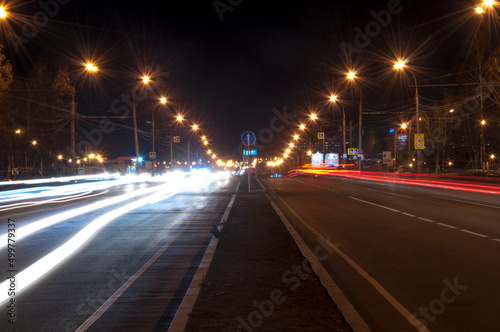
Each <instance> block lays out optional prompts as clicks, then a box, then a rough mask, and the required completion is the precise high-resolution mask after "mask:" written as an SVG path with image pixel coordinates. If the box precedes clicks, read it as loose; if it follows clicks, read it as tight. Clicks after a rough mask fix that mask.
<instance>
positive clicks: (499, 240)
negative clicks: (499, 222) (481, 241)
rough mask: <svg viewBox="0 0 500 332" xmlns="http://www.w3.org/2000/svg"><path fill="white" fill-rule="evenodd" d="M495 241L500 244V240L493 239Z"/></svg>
mask: <svg viewBox="0 0 500 332" xmlns="http://www.w3.org/2000/svg"><path fill="white" fill-rule="evenodd" d="M492 240H493V241H497V242H500V239H492Z"/></svg>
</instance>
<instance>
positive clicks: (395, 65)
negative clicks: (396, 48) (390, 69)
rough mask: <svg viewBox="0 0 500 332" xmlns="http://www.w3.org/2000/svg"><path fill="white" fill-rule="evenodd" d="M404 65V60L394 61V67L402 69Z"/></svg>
mask: <svg viewBox="0 0 500 332" xmlns="http://www.w3.org/2000/svg"><path fill="white" fill-rule="evenodd" d="M405 66H406V61H403V60H399V61H397V62H395V63H394V69H398V70H399V69H403V68H404V67H405Z"/></svg>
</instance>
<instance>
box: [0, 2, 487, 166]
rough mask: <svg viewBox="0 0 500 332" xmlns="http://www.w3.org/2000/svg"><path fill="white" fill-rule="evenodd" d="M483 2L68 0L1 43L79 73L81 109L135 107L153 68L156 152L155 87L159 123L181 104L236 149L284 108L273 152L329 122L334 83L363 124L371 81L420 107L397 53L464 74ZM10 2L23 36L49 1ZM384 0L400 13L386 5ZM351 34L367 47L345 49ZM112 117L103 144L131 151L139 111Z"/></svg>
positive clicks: (390, 99) (143, 124)
mask: <svg viewBox="0 0 500 332" xmlns="http://www.w3.org/2000/svg"><path fill="white" fill-rule="evenodd" d="M47 3H51V4H53V3H55V0H53V1H52V2H51V1H47ZM229 3H232V4H233V6H231V5H229ZM5 4H8V3H7V2H5ZM214 4H217V5H218V6H219V13H218V11H217V10H216V8H215V6H214ZM474 5H475V2H474V1H446V0H445V1H417V0H412V1H411V0H402V1H400V2H399V1H323V0H315V1H306V0H303V1H302V0H298V1H281V0H277V1H272V2H271V1H250V0H245V1H236V0H233V1H228V0H221V1H212V0H207V1H161V2H160V1H147V0H143V1H140V2H138V1H133V2H132V1H94V0H90V1H88V0H86V1H81V0H80V1H78V0H72V1H65V0H64V1H63V0H60V3H58V5H57V8H56V7H55V6H52V7H50V8H51V10H52V12H51V13H50V14H53V17H50V19H49V20H48V22H47V24H45V25H43V26H42V27H40V29H39V31H38V32H37V33H36V34H35V35H34V36H33V37H32V38H29V39H28V40H27V42H26V43H24V44H23V45H22V46H20V47H19V52H16V49H15V48H16V47H14V46H13V45H12V40H11V41H10V42H9V41H7V40H6V39H5V36H4V34H2V41H1V42H2V44H4V45H6V50H5V51H6V54H7V56H8V58H9V59H10V60H11V62H12V63H13V65H14V68H15V71H16V75H19V76H22V75H23V74H24V72H25V71H26V70H27V68H29V67H30V65H31V64H32V63H34V62H36V61H37V59H51V60H53V61H57V62H60V63H64V64H67V65H68V66H69V68H70V70H71V71H72V74H73V75H74V77H75V80H76V83H75V84H76V87H77V90H78V112H79V113H80V114H82V115H87V116H112V115H116V114H117V113H116V112H115V111H116V109H118V108H119V107H120V106H123V105H125V103H124V102H122V101H120V100H121V98H122V95H123V94H125V95H127V94H130V93H131V91H133V89H134V86H135V84H136V82H138V81H139V80H140V77H141V75H142V74H145V73H147V74H150V75H151V78H152V81H153V84H152V88H151V90H152V91H150V92H149V94H148V98H147V99H146V100H144V101H141V102H139V103H138V106H137V111H138V122H139V128H140V129H141V130H142V131H143V133H142V135H141V136H140V142H141V151H142V152H147V151H148V150H149V148H148V146H149V144H150V143H149V142H150V141H149V137H150V136H149V135H150V134H149V131H150V128H151V127H150V124H148V123H147V121H150V119H151V110H152V109H153V107H155V105H156V101H155V98H153V97H156V96H159V95H166V96H167V97H168V99H169V107H168V111H164V110H161V111H157V113H156V114H158V119H157V121H158V122H161V121H163V122H164V124H163V126H164V125H165V123H166V122H165V121H167V119H172V114H173V113H174V112H182V113H183V114H185V116H186V117H187V118H188V119H189V122H196V123H197V124H199V125H200V127H201V128H202V129H203V132H204V133H206V134H207V136H208V137H209V139H210V141H211V143H213V144H214V148H215V150H216V151H218V153H219V154H220V155H223V156H225V157H227V158H238V157H237V156H238V146H239V144H240V135H241V133H242V132H244V131H246V130H252V131H254V132H255V133H256V134H259V133H261V132H263V130H265V129H266V128H270V127H271V126H272V125H271V122H272V119H273V117H275V116H276V112H280V113H281V114H283V109H284V108H286V112H287V114H292V113H293V114H295V115H296V117H295V118H294V120H292V121H291V122H290V123H288V124H286V126H285V129H284V130H282V131H279V132H275V133H273V135H274V138H272V139H270V138H269V137H267V138H266V142H265V143H266V144H262V146H263V147H264V146H265V148H264V149H261V150H262V151H260V152H261V156H263V157H271V156H274V153H278V151H281V149H282V147H283V146H284V143H285V142H286V141H287V138H286V137H289V135H290V133H292V132H294V130H295V126H296V124H297V123H298V122H299V119H300V118H304V117H306V116H307V114H308V113H309V112H310V111H316V112H319V114H320V117H321V118H322V119H324V120H325V121H326V120H331V118H332V113H331V105H330V104H329V102H328V96H329V95H330V94H331V93H333V92H334V93H338V94H339V98H340V99H341V102H342V105H344V107H345V110H346V114H347V119H348V120H352V121H353V122H357V116H358V100H359V96H358V93H359V92H358V91H359V89H362V90H363V103H364V109H365V110H367V111H370V110H375V111H376V110H381V109H383V110H388V111H390V110H393V111H395V112H401V111H403V112H404V111H407V110H409V109H410V108H411V107H412V106H411V103H412V98H413V92H412V90H411V89H410V88H409V87H408V86H407V85H408V83H410V81H411V80H412V78H411V77H410V76H405V75H398V74H397V73H395V72H394V70H392V65H393V60H394V59H395V58H396V57H400V56H403V57H409V58H410V61H411V62H410V64H411V66H412V68H413V69H412V70H413V72H414V74H415V76H416V77H417V79H418V80H419V81H426V80H427V81H428V80H432V79H435V78H436V79H437V81H436V82H440V83H446V82H453V80H454V76H453V75H454V74H452V75H451V76H450V75H448V74H450V73H457V72H460V70H462V68H461V66H462V65H461V63H462V60H463V58H464V57H465V55H466V54H467V52H468V51H469V50H470V42H471V40H473V39H474V38H475V36H476V35H477V33H478V32H477V27H478V25H479V21H478V20H479V19H478V18H477V17H475V16H474V14H473V13H472V12H473V9H472V8H473V7H474ZM10 6H11V7H12V8H11V10H12V11H15V12H16V13H18V20H17V22H14V23H12V24H10V28H9V30H10V33H15V34H17V35H19V36H22V34H23V32H22V29H23V25H25V23H26V22H29V21H30V20H31V21H32V20H33V17H34V15H35V14H36V13H38V12H40V11H41V10H43V9H41V7H40V5H39V3H38V2H37V1H31V2H28V3H26V2H23V1H10ZM224 6H226V7H224ZM382 11H383V12H385V13H387V12H389V13H390V11H393V13H390V14H389V16H384V14H383V12H382ZM374 13H375V15H376V16H377V15H378V17H379V19H380V20H382V21H379V23H377V24H379V30H377V28H376V25H374V24H373V22H377V20H376V18H375V16H374ZM221 18H222V20H221ZM370 24H371V25H370ZM367 26H370V27H371V28H373V29H375V30H372V31H371V34H372V35H373V36H372V37H369V40H366V39H364V40H361V43H360V42H359V41H360V39H359V38H358V39H356V34H357V31H358V30H357V29H359V30H362V31H366V30H365V29H366V28H367ZM356 40H357V41H358V43H357V44H356ZM342 43H345V44H344V45H346V44H349V45H352V46H354V45H358V46H362V47H358V48H357V51H355V52H352V53H351V54H346V53H345V52H344V50H345V48H343V47H341V46H340V45H341V44H342ZM348 53H349V52H348ZM84 59H92V60H93V61H95V63H96V64H97V66H99V72H98V74H97V75H94V76H93V77H88V76H86V75H84V74H82V70H81V67H82V66H81V62H82V61H83V60H84ZM349 68H355V69H356V70H357V75H358V76H359V77H360V80H359V81H358V83H357V84H356V86H355V87H353V86H352V84H351V85H350V84H348V83H347V82H346V79H345V73H346V71H347V69H349ZM446 75H448V76H446ZM443 76H446V77H447V78H446V79H441V78H440V77H443ZM422 94H423V96H424V99H423V103H432V102H433V101H434V100H439V98H441V97H442V94H443V91H442V90H433V91H425V92H422ZM117 100H118V101H119V102H117ZM113 109H114V110H113ZM273 109H275V111H274V112H273ZM166 112H167V113H166ZM389 118H390V117H387V116H386V117H383V119H388V121H390V120H391V119H389ZM339 119H340V118H339V117H338V118H336V121H338V120H339ZM113 121H115V122H117V123H119V124H120V127H119V128H118V129H117V130H116V131H114V132H112V133H110V134H107V135H105V142H104V143H103V144H104V146H105V147H106V149H107V150H109V151H113V152H108V154H110V155H113V154H114V155H127V154H128V155H132V154H133V132H132V130H131V126H132V122H131V120H120V119H115V120H113ZM367 121H368V124H369V123H370V121H371V120H370V119H367ZM377 123H378V124H380V121H379V122H377V120H375V121H374V125H375V126H376V125H377ZM275 124H276V125H277V126H280V124H282V122H279V121H278V122H276V123H275ZM159 126H161V124H160V125H159ZM96 127H98V120H95V119H85V120H84V121H82V122H81V129H85V128H86V129H87V130H89V129H92V128H96ZM160 130H161V129H160ZM160 140H161V139H160ZM159 144H162V142H161V141H160V142H159Z"/></svg>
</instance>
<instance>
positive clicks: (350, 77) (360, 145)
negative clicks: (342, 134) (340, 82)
mask: <svg viewBox="0 0 500 332" xmlns="http://www.w3.org/2000/svg"><path fill="white" fill-rule="evenodd" d="M355 78H356V72H354V71H350V72H349V73H347V79H348V80H350V81H354V79H355ZM349 144H350V143H349ZM362 152H363V90H362V89H361V88H360V89H359V133H358V157H359V158H358V168H359V170H360V171H361V158H360V156H361V155H362Z"/></svg>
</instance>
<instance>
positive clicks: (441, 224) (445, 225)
mask: <svg viewBox="0 0 500 332" xmlns="http://www.w3.org/2000/svg"><path fill="white" fill-rule="evenodd" d="M436 225H439V226H444V227H448V228H453V229H457V228H458V227H455V226H451V225H448V224H443V223H441V222H437V223H436Z"/></svg>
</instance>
